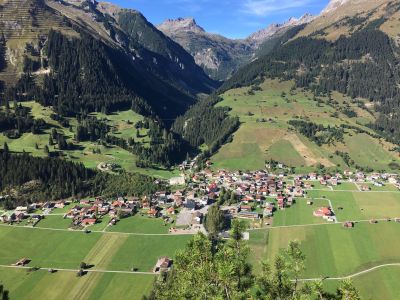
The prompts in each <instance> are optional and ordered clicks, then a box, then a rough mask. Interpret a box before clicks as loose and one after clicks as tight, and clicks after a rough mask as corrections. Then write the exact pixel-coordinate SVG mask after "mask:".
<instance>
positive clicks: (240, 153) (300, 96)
mask: <svg viewBox="0 0 400 300" xmlns="http://www.w3.org/2000/svg"><path fill="white" fill-rule="evenodd" d="M292 86H293V82H290V81H287V82H279V81H277V80H266V81H265V82H264V83H263V84H261V88H262V91H257V92H255V94H254V95H249V94H248V91H249V88H239V89H233V90H230V91H227V92H226V93H225V94H223V95H222V97H223V99H224V100H223V101H222V102H220V103H218V104H217V105H218V106H227V107H230V108H231V112H230V114H231V115H232V116H238V117H239V119H240V122H241V126H240V128H239V129H238V131H237V132H236V133H235V134H234V135H233V139H232V142H230V143H228V144H225V145H223V146H222V148H221V149H220V150H219V151H218V152H217V153H216V154H215V155H214V156H213V157H212V162H213V163H214V168H215V169H219V168H224V169H230V170H237V169H242V170H245V169H252V170H256V169H261V168H263V167H264V164H265V161H266V160H270V159H274V160H277V161H280V162H283V163H285V164H286V165H288V166H292V167H296V169H297V170H298V171H299V172H307V171H310V170H312V169H315V166H316V165H318V164H323V165H324V166H326V167H331V168H333V167H340V168H348V167H347V166H346V164H345V162H344V161H343V159H342V158H341V157H339V156H337V155H336V154H335V152H336V150H340V151H342V152H346V153H348V154H349V155H350V157H351V159H353V160H354V161H355V163H356V164H357V165H359V166H364V167H370V168H373V169H375V170H390V167H389V164H390V163H392V162H399V161H400V160H399V157H397V156H396V155H395V153H394V152H391V151H390V149H391V148H393V145H391V144H389V143H386V142H384V141H383V139H380V140H378V139H375V138H372V137H370V136H369V135H367V134H356V133H355V132H354V131H353V130H346V132H345V135H344V142H343V143H341V142H336V143H335V144H333V145H323V146H318V145H316V144H315V143H313V142H311V141H310V140H308V139H307V138H305V137H303V136H302V135H300V134H298V133H296V132H293V131H292V130H291V129H290V128H289V125H288V123H287V122H288V121H289V120H292V119H295V118H302V119H304V120H308V121H312V122H315V123H317V124H323V125H325V126H328V125H329V126H340V125H342V124H347V125H351V126H357V127H362V129H363V130H365V131H367V132H371V129H369V128H368V127H366V126H365V125H360V124H369V123H371V122H373V121H374V118H375V117H374V116H373V115H371V114H370V113H369V112H367V111H366V110H363V109H361V108H359V107H357V105H356V104H355V103H352V102H351V100H350V99H348V98H347V97H346V96H343V95H341V94H339V93H333V94H332V98H333V100H335V103H337V104H331V103H332V102H330V103H329V102H328V98H324V97H320V98H321V99H322V100H323V101H325V102H326V103H318V102H316V101H314V100H313V96H312V95H311V93H310V92H308V91H303V90H300V89H295V90H291V88H292ZM282 92H284V93H285V94H286V95H285V96H284V97H282ZM347 105H349V106H350V107H351V108H352V109H353V110H354V111H356V113H357V117H355V118H349V117H347V116H346V115H344V114H342V113H341V112H340V110H341V108H343V107H345V106H347ZM334 113H337V115H335V114H334ZM262 119H264V122H260V120H262Z"/></svg>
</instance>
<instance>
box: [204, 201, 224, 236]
mask: <svg viewBox="0 0 400 300" xmlns="http://www.w3.org/2000/svg"><path fill="white" fill-rule="evenodd" d="M204 226H205V228H206V229H207V231H208V233H209V234H210V235H211V236H216V235H217V234H218V233H219V232H221V231H222V230H223V229H224V227H225V217H224V214H223V212H222V211H221V210H220V206H219V205H217V204H214V205H212V206H211V207H210V208H209V209H208V213H207V215H206V217H205V222H204Z"/></svg>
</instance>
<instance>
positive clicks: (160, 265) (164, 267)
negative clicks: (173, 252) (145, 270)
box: [153, 256, 172, 273]
mask: <svg viewBox="0 0 400 300" xmlns="http://www.w3.org/2000/svg"><path fill="white" fill-rule="evenodd" d="M171 265H172V260H171V259H170V258H168V257H166V256H164V257H161V258H159V259H158V260H157V263H156V265H155V267H154V268H153V272H154V273H160V272H167V271H169V270H170V268H171Z"/></svg>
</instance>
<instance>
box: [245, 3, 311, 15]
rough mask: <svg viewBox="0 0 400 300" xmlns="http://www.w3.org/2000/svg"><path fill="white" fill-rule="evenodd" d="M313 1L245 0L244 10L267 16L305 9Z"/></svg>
mask: <svg viewBox="0 0 400 300" xmlns="http://www.w3.org/2000/svg"><path fill="white" fill-rule="evenodd" d="M310 2H311V0H245V1H244V3H243V8H242V10H243V11H244V12H245V13H247V14H250V15H255V16H267V15H270V14H272V13H274V12H279V11H285V10H289V9H293V8H299V7H303V6H305V5H308V4H310Z"/></svg>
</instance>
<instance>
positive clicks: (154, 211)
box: [147, 207, 160, 218]
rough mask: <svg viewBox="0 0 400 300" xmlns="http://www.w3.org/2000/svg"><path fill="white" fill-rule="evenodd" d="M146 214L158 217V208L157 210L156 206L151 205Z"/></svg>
mask: <svg viewBox="0 0 400 300" xmlns="http://www.w3.org/2000/svg"><path fill="white" fill-rule="evenodd" d="M147 215H148V216H149V217H152V218H158V217H159V215H160V212H159V210H158V209H157V208H156V207H152V208H150V209H149V211H148V212H147Z"/></svg>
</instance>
